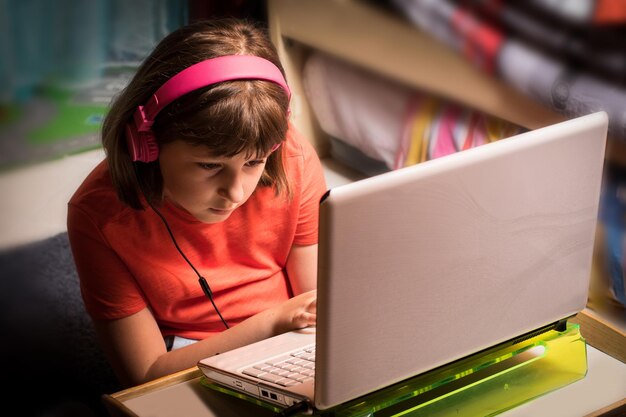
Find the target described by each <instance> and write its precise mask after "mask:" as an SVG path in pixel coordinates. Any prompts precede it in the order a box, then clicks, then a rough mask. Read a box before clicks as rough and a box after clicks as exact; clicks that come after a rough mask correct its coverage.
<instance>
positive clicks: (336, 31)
mask: <svg viewBox="0 0 626 417" xmlns="http://www.w3.org/2000/svg"><path fill="white" fill-rule="evenodd" d="M268 10H269V13H268V16H269V25H270V31H271V36H272V40H273V42H274V43H275V44H276V46H277V48H278V50H279V54H280V56H281V59H282V60H283V64H284V65H285V70H286V71H287V78H288V80H289V82H290V84H292V85H293V86H294V94H295V95H296V96H298V97H297V98H296V108H295V109H292V111H293V112H294V116H295V117H294V123H295V124H296V126H297V127H299V128H300V129H301V130H303V131H304V132H305V133H306V132H311V131H314V132H315V134H316V135H318V134H319V132H318V131H317V129H316V128H311V124H313V123H314V122H313V121H312V120H311V117H310V115H308V114H307V113H308V108H304V106H306V103H304V102H305V100H304V99H303V98H302V97H303V90H302V86H301V84H300V82H299V81H300V80H299V78H300V74H301V69H302V65H303V60H304V58H305V57H306V52H303V50H302V48H303V47H308V48H312V49H316V50H319V51H323V52H326V53H328V54H331V55H334V56H336V57H339V58H341V59H343V60H345V61H347V62H350V63H352V64H356V65H359V66H361V67H364V68H367V69H369V70H372V71H374V72H376V73H378V74H381V75H384V76H387V77H389V78H391V79H394V80H396V81H399V82H401V83H404V84H406V85H407V86H410V87H414V88H417V89H420V90H422V91H425V92H429V93H432V94H435V95H437V96H439V97H442V98H446V99H450V100H453V101H456V102H458V103H460V104H463V105H466V106H468V107H472V108H474V109H477V110H481V111H483V112H485V113H488V114H491V115H493V116H496V117H499V118H501V119H504V120H507V121H509V122H512V123H515V124H517V125H519V126H522V127H525V128H527V129H536V128H540V127H543V126H547V125H550V124H553V123H557V122H559V121H562V120H564V119H565V118H564V116H562V115H560V114H557V113H555V112H553V111H552V110H550V109H548V108H546V107H545V106H543V105H541V104H539V103H537V102H536V101H534V100H532V99H531V98H529V97H527V96H526V95H524V94H522V93H520V92H518V91H517V90H515V89H514V88H513V87H511V86H509V85H507V84H505V83H503V82H502V81H500V80H497V79H495V78H494V77H491V76H489V75H487V74H485V73H483V72H481V71H480V70H478V69H476V68H474V67H473V66H472V65H471V64H470V63H468V62H467V61H466V60H465V59H464V58H462V57H461V56H459V55H458V54H456V53H455V52H454V51H452V50H450V49H449V48H446V47H444V46H442V44H441V43H440V42H438V41H436V40H434V39H433V38H431V37H430V36H428V35H426V34H424V33H422V32H420V31H419V30H418V29H416V28H415V27H414V26H412V25H410V24H409V23H408V22H405V21H403V20H401V19H399V18H398V17H397V16H394V15H392V14H390V13H388V12H386V11H385V10H384V9H378V8H375V7H374V6H372V5H369V4H367V3H363V2H359V1H355V0H343V1H341V0H269V2H268ZM321 136H323V135H321ZM316 139H317V137H316V136H313V141H314V143H315V144H316V145H318V146H319V145H320V143H317V142H318V141H317V140H316Z"/></svg>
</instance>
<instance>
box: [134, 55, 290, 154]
mask: <svg viewBox="0 0 626 417" xmlns="http://www.w3.org/2000/svg"><path fill="white" fill-rule="evenodd" d="M250 79H252V80H265V81H271V82H274V83H276V84H278V85H280V86H281V87H282V88H283V89H284V90H285V91H286V92H287V96H288V97H289V98H291V91H290V90H289V87H288V86H287V83H286V81H285V78H284V77H283V74H282V73H281V72H280V70H279V69H278V67H276V65H274V64H273V63H272V62H270V61H268V60H266V59H264V58H260V57H258V56H252V55H227V56H221V57H217V58H213V59H207V60H206V61H202V62H199V63H197V64H194V65H192V66H190V67H188V68H186V69H184V70H182V71H181V72H179V73H178V74H176V75H175V76H173V77H172V78H170V79H169V80H168V81H167V82H166V83H165V84H163V85H162V86H161V87H160V88H159V89H158V90H157V91H156V93H154V94H153V95H152V97H151V98H150V100H149V101H148V103H147V104H146V105H145V106H138V107H137V110H136V111H135V114H134V115H133V120H132V121H131V122H129V123H127V124H126V142H127V144H128V150H129V152H130V156H131V158H132V160H133V161H141V162H152V161H155V160H156V159H157V157H158V155H159V148H158V146H157V143H156V139H155V138H154V134H153V132H152V124H153V123H154V119H155V118H156V116H157V114H159V112H160V111H161V110H163V109H164V108H165V107H166V106H167V105H168V104H170V103H171V102H172V101H174V100H176V99H177V98H179V97H181V96H183V95H185V94H187V93H189V92H191V91H193V90H197V89H199V88H202V87H206V86H208V85H211V84H216V83H220V82H223V81H230V80H250Z"/></svg>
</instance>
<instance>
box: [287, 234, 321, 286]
mask: <svg viewBox="0 0 626 417" xmlns="http://www.w3.org/2000/svg"><path fill="white" fill-rule="evenodd" d="M286 269H287V276H288V277H289V284H290V285H291V289H292V291H293V294H294V295H298V294H302V293H304V292H307V291H311V290H314V289H316V288H317V245H307V246H299V245H293V246H292V247H291V251H290V252H289V257H288V258H287V265H286Z"/></svg>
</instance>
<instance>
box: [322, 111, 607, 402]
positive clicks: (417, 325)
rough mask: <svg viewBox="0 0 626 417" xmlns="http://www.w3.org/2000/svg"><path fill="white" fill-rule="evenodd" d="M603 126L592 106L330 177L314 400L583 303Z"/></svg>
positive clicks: (513, 333) (350, 395)
mask: <svg viewBox="0 0 626 417" xmlns="http://www.w3.org/2000/svg"><path fill="white" fill-rule="evenodd" d="M606 129H607V116H606V114H605V113H596V114H592V115H588V116H584V117H580V118H577V119H572V120H569V121H566V122H563V123H560V124H556V125H553V126H549V127H546V128H543V129H538V130H534V131H531V132H527V133H524V134H521V135H518V136H516V137H512V138H509V139H503V140H500V141H498V142H494V143H490V144H488V145H483V146H480V147H477V148H474V149H469V150H466V151H463V152H459V153H456V154H453V155H449V156H447V157H444V158H440V159H436V160H432V161H428V162H425V163H422V164H419V165H415V166H411V167H407V168H403V169H400V170H397V171H393V172H389V173H386V174H382V175H379V176H376V177H372V178H368V179H365V180H362V181H358V182H355V183H351V184H347V185H343V186H340V187H337V188H334V189H332V190H331V191H330V193H329V195H328V196H327V198H326V199H325V200H324V201H323V202H322V204H321V206H320V243H319V271H318V324H317V336H316V338H317V340H316V343H317V363H316V380H315V402H316V407H318V408H319V409H325V408H328V407H329V406H332V405H335V404H339V403H341V402H344V401H347V400H351V399H354V398H356V397H359V396H361V395H364V394H367V393H369V392H372V391H374V390H376V389H380V388H383V387H385V386H388V385H390V384H392V383H395V382H399V381H401V380H403V379H406V378H409V377H412V376H414V375H416V374H419V373H422V372H425V371H428V370H430V369H433V368H435V367H437V366H440V365H443V364H446V363H449V362H451V361H454V360H456V359H460V358H462V357H465V356H467V355H470V354H472V353H475V352H478V351H480V350H482V349H485V348H488V347H491V346H493V345H496V344H498V343H501V342H504V341H507V340H510V339H512V338H515V337H517V336H520V335H522V334H524V333H527V332H530V331H532V330H535V329H537V328H539V327H542V326H545V325H547V324H550V323H552V322H555V321H558V320H560V319H563V318H566V317H569V316H571V315H574V314H576V313H577V312H578V311H580V310H581V309H583V308H584V306H585V304H586V300H587V291H588V284H589V277H590V269H591V259H592V251H593V245H594V234H595V227H596V217H597V212H598V202H599V195H600V186H601V179H602V169H603V163H604V150H605V142H606Z"/></svg>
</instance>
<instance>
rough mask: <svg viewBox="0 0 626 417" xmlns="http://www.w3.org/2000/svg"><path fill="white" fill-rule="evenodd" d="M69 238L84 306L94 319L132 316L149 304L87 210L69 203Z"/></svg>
mask: <svg viewBox="0 0 626 417" xmlns="http://www.w3.org/2000/svg"><path fill="white" fill-rule="evenodd" d="M67 229H68V237H69V240H70V246H71V249H72V254H73V256H74V262H75V264H76V269H77V272H78V276H79V280H80V289H81V294H82V297H83V301H84V303H85V308H86V310H87V312H88V313H89V315H90V316H91V317H92V318H94V319H103V320H113V319H119V318H123V317H127V316H130V315H132V314H134V313H136V312H138V311H140V310H142V309H143V308H145V307H146V306H147V303H146V301H145V299H144V296H143V292H142V291H141V289H140V288H139V286H138V285H137V282H136V281H135V279H134V277H133V276H132V274H131V273H130V272H129V271H128V269H127V267H126V265H125V264H124V263H123V262H122V260H121V259H120V258H119V256H118V255H117V254H116V253H115V251H114V250H113V249H112V248H111V247H110V246H109V245H108V244H107V241H106V238H105V237H104V236H103V234H102V232H101V230H100V229H99V228H98V226H97V225H96V224H95V222H94V221H93V220H92V219H91V217H90V216H89V215H88V214H87V212H86V211H85V210H83V209H82V208H80V207H78V206H76V205H74V204H71V203H70V204H69V205H68V217H67Z"/></svg>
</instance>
